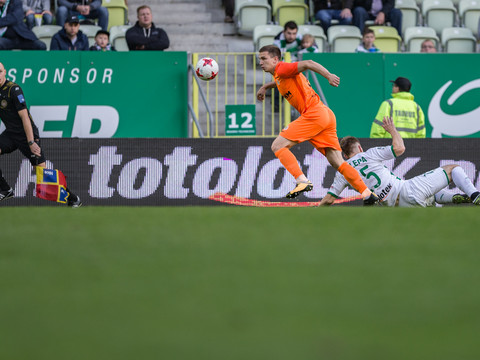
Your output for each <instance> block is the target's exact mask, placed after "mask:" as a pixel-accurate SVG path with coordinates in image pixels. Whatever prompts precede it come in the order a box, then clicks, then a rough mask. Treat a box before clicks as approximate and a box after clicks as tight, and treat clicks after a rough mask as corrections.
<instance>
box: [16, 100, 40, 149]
mask: <svg viewBox="0 0 480 360" xmlns="http://www.w3.org/2000/svg"><path fill="white" fill-rule="evenodd" d="M18 116H20V118H21V119H22V124H23V130H24V131H25V135H26V136H27V142H28V145H29V146H30V151H31V152H32V154H35V155H36V156H40V155H41V152H40V146H38V144H37V143H36V142H35V138H34V136H33V128H32V123H31V122H30V117H29V116H28V110H27V109H22V110H19V111H18Z"/></svg>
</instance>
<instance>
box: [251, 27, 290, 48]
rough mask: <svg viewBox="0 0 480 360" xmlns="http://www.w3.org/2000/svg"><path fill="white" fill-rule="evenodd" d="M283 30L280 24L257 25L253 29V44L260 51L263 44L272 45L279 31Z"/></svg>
mask: <svg viewBox="0 0 480 360" xmlns="http://www.w3.org/2000/svg"><path fill="white" fill-rule="evenodd" d="M281 31H283V26H280V25H257V26H255V29H253V46H254V49H255V52H258V50H260V48H261V47H262V46H265V45H272V44H273V39H274V38H275V36H277V35H278V33H279V32H281Z"/></svg>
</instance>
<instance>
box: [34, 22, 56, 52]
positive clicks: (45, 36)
mask: <svg viewBox="0 0 480 360" xmlns="http://www.w3.org/2000/svg"><path fill="white" fill-rule="evenodd" d="M60 30H62V27H61V26H59V25H42V26H34V27H33V28H32V31H33V33H34V34H35V35H36V36H37V38H38V39H39V40H41V41H43V42H44V43H45V45H47V50H50V43H51V41H52V37H53V35H55V34H56V33H57V32H59V31H60Z"/></svg>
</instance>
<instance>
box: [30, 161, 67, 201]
mask: <svg viewBox="0 0 480 360" xmlns="http://www.w3.org/2000/svg"><path fill="white" fill-rule="evenodd" d="M36 171H37V188H36V190H37V197H38V198H40V199H45V200H50V201H56V202H60V203H64V204H65V203H66V202H67V198H68V195H69V194H68V192H67V181H66V180H65V175H63V173H62V172H61V171H60V170H56V169H45V168H42V167H40V166H37V170H36Z"/></svg>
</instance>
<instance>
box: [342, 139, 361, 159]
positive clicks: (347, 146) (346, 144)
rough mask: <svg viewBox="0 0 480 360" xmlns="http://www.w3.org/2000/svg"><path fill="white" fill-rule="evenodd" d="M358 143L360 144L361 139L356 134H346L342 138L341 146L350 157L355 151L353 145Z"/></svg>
mask: <svg viewBox="0 0 480 360" xmlns="http://www.w3.org/2000/svg"><path fill="white" fill-rule="evenodd" d="M357 144H358V145H360V140H358V139H357V138H356V137H355V136H345V137H344V138H343V139H342V140H340V147H341V148H342V151H343V153H344V154H345V156H347V157H350V154H351V153H352V152H353V147H354V146H355V145H357Z"/></svg>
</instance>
